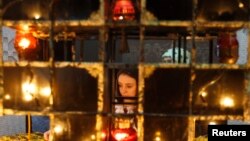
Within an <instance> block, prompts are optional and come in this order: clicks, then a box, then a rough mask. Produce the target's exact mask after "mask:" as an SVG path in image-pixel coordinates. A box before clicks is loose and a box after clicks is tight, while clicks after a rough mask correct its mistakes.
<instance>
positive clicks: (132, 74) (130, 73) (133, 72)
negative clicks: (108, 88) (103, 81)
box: [116, 69, 138, 96]
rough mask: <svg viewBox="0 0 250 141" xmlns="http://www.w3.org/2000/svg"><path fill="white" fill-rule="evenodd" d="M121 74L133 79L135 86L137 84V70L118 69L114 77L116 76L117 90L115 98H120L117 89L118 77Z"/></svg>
mask: <svg viewBox="0 0 250 141" xmlns="http://www.w3.org/2000/svg"><path fill="white" fill-rule="evenodd" d="M121 74H125V75H128V76H130V77H132V78H134V79H135V81H136V84H138V70H137V69H120V70H119V71H118V72H117V75H116V76H117V77H116V90H117V95H116V96H121V94H120V91H119V88H118V77H119V76H120V75H121Z"/></svg>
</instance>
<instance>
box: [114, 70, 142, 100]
mask: <svg viewBox="0 0 250 141" xmlns="http://www.w3.org/2000/svg"><path fill="white" fill-rule="evenodd" d="M118 87H119V91H120V94H121V95H122V96H123V97H134V96H136V93H137V84H136V80H135V79H134V78H133V77H131V76H129V75H127V74H120V75H119V76H118Z"/></svg>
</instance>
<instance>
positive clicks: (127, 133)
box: [111, 128, 137, 141]
mask: <svg viewBox="0 0 250 141" xmlns="http://www.w3.org/2000/svg"><path fill="white" fill-rule="evenodd" d="M111 136H112V138H113V140H114V141H137V132H136V131H135V130H134V129H133V128H125V129H114V130H112V131H111Z"/></svg>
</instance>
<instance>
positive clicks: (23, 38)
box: [15, 33, 37, 50]
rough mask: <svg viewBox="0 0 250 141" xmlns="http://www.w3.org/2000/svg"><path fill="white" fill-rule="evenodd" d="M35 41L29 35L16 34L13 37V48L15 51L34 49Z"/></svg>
mask: <svg viewBox="0 0 250 141" xmlns="http://www.w3.org/2000/svg"><path fill="white" fill-rule="evenodd" d="M36 46H37V40H36V38H35V37H34V36H33V35H32V34H31V33H17V34H16V37H15V48H16V49H17V50H26V49H35V48H36Z"/></svg>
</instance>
